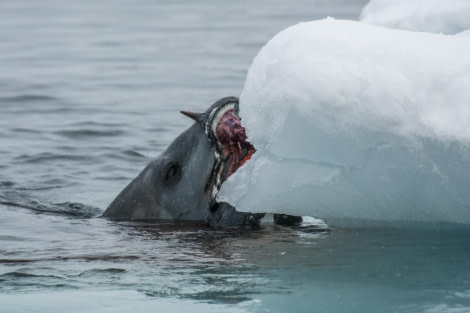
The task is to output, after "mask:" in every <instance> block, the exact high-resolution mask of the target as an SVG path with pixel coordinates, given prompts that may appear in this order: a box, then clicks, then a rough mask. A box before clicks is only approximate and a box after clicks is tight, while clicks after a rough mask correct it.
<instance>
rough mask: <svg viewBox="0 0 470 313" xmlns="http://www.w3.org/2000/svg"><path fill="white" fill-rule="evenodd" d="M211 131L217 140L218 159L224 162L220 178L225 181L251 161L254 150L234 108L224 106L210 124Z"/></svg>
mask: <svg viewBox="0 0 470 313" xmlns="http://www.w3.org/2000/svg"><path fill="white" fill-rule="evenodd" d="M211 130H212V134H213V135H214V137H215V138H216V139H217V143H218V148H219V149H218V150H219V153H220V158H221V159H222V160H223V161H224V175H223V177H222V178H223V180H225V179H227V178H228V177H229V176H230V175H232V174H233V173H235V171H236V170H237V169H238V168H240V167H241V166H242V165H243V164H245V162H246V161H248V160H249V159H251V156H252V155H253V154H254V153H255V152H256V149H255V147H254V146H253V145H252V144H251V143H250V142H249V141H247V136H246V132H245V127H243V126H242V124H241V118H240V117H239V116H238V114H237V112H236V111H235V107H234V106H231V105H226V106H224V108H223V109H222V110H219V112H218V113H217V115H216V117H215V118H214V119H213V120H212V122H211Z"/></svg>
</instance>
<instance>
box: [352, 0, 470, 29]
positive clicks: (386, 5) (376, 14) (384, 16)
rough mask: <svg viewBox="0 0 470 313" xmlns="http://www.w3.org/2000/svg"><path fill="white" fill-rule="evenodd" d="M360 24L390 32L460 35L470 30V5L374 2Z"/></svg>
mask: <svg viewBox="0 0 470 313" xmlns="http://www.w3.org/2000/svg"><path fill="white" fill-rule="evenodd" d="M360 20H361V21H362V22H365V23H369V24H374V25H380V26H385V27H390V28H399V29H407V30H413V31H424V32H432V33H443V34H456V33H458V32H461V31H464V30H467V29H470V1H468V0H445V1H443V0H411V1H410V0H371V1H369V3H368V4H367V5H366V6H365V7H364V8H363V9H362V12H361V15H360Z"/></svg>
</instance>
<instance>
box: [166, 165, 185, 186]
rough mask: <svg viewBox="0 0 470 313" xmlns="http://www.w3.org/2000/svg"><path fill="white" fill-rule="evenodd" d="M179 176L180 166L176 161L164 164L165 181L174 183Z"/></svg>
mask: <svg viewBox="0 0 470 313" xmlns="http://www.w3.org/2000/svg"><path fill="white" fill-rule="evenodd" d="M180 178H181V167H180V165H179V164H178V163H176V162H171V163H169V164H168V165H167V166H166V171H165V172H164V179H165V182H167V183H176V182H178V181H179V180H180Z"/></svg>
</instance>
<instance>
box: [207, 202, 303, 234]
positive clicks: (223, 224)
mask: <svg viewBox="0 0 470 313" xmlns="http://www.w3.org/2000/svg"><path fill="white" fill-rule="evenodd" d="M211 211H212V213H211V216H210V218H209V225H210V227H212V228H215V229H221V228H227V227H247V228H251V229H259V228H260V227H261V223H262V222H263V223H267V224H275V225H281V226H288V227H297V226H300V225H301V224H302V222H303V219H302V217H301V216H294V215H287V214H266V213H247V212H238V211H237V210H236V209H235V208H234V207H233V206H231V205H230V204H228V203H226V202H221V203H216V204H215V206H214V207H213V208H212V210H211ZM268 220H269V221H268Z"/></svg>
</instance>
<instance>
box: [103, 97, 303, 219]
mask: <svg viewBox="0 0 470 313" xmlns="http://www.w3.org/2000/svg"><path fill="white" fill-rule="evenodd" d="M181 113H183V114H184V115H186V116H188V117H190V118H191V119H193V120H194V121H195V122H194V124H193V125H191V126H190V127H189V128H188V129H187V130H186V131H184V132H183V133H182V134H180V135H179V136H178V137H177V138H176V139H175V140H174V141H173V142H172V143H171V144H170V145H169V146H168V148H167V149H166V150H165V151H163V152H162V154H161V155H160V156H158V157H157V158H155V159H153V160H152V161H151V162H150V163H149V164H148V165H147V166H146V167H145V168H144V169H143V170H142V172H141V173H140V174H139V175H138V176H137V177H136V178H135V179H134V180H132V181H131V182H130V183H129V184H128V185H127V186H126V187H125V188H124V189H123V190H122V191H121V193H119V195H118V196H117V197H116V198H115V199H114V201H113V202H111V204H110V205H109V206H108V208H107V209H106V211H105V212H104V213H103V217H105V218H108V219H112V220H131V221H160V222H165V221H170V222H175V221H178V222H193V223H204V224H208V225H210V226H211V227H214V228H225V227H230V226H250V227H257V226H259V225H260V223H261V220H262V219H263V217H264V216H265V214H264V213H255V214H252V213H245V212H238V211H236V210H235V208H234V207H233V206H231V205H230V204H228V203H217V201H216V197H217V193H218V191H219V189H220V186H221V185H222V183H223V182H224V181H225V179H227V177H228V176H229V175H231V174H232V173H233V172H235V171H236V169H237V168H239V167H240V166H242V165H243V163H244V162H245V161H247V160H248V159H249V158H250V157H251V155H252V154H253V153H255V151H256V149H255V148H254V147H253V146H252V145H251V144H250V143H249V142H248V141H247V140H246V139H247V138H246V135H245V129H244V128H243V127H242V126H241V124H240V118H239V117H238V113H239V101H238V98H235V97H226V98H223V99H220V100H219V101H217V102H215V103H214V104H213V105H212V106H211V107H210V108H209V109H208V110H207V111H205V112H203V113H194V112H188V111H182V112H181ZM276 221H277V222H278V223H279V224H286V225H297V224H300V223H301V222H302V218H301V217H296V216H288V215H274V222H276Z"/></svg>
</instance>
